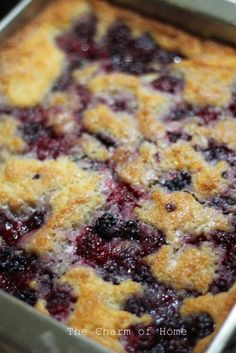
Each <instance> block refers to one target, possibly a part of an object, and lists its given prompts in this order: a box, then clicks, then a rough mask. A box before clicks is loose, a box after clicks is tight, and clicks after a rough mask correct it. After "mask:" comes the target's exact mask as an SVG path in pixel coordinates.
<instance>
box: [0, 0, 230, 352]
mask: <svg viewBox="0 0 236 353" xmlns="http://www.w3.org/2000/svg"><path fill="white" fill-rule="evenodd" d="M0 72H1V79H0V97H1V100H0V114H1V119H0V145H1V150H0V158H1V164H0V204H1V211H0V235H1V243H0V244H1V247H0V249H1V250H0V287H1V288H2V289H3V290H4V291H6V292H8V293H10V294H12V295H13V296H15V297H17V298H19V299H20V300H23V301H24V302H26V303H29V304H30V305H33V306H35V307H36V308H37V309H38V310H40V311H41V312H43V313H44V314H45V315H50V316H52V317H54V318H55V319H57V320H60V321H62V322H64V323H65V324H66V325H68V326H70V327H72V328H76V329H78V330H82V329H84V330H87V331H86V332H87V334H88V336H89V337H91V338H92V339H94V340H96V341H98V342H99V343H101V344H103V345H104V346H106V347H108V348H110V349H111V350H112V351H114V352H128V353H134V352H135V353H154V352H155V353H171V352H175V353H189V352H194V353H200V352H204V351H205V349H206V348H207V346H208V345H209V343H210V342H211V340H212V338H213V337H214V335H215V334H216V332H217V331H218V330H219V328H220V326H221V325H222V323H223V321H224V320H225V318H226V316H227V314H228V313H229V311H230V309H231V308H232V306H233V304H234V303H235V301H236V286H235V276H236V233H235V230H236V217H235V214H236V213H235V211H236V207H235V203H236V191H235V185H236V139H235V135H236V119H235V118H236V90H235V79H236V51H235V50H234V49H233V48H229V47H225V46H222V45H219V44H216V43H213V42H208V41H203V40H201V39H198V38H196V37H193V36H192V35H189V34H187V33H184V32H182V31H180V30H178V29H176V28H174V27H171V26H168V25H164V24H161V23H159V22H157V21H152V20H148V19H144V18H142V17H140V16H138V15H136V14H133V13H131V12H128V11H126V10H122V9H119V8H116V7H113V6H111V5H109V4H107V3H105V2H100V1H93V0H88V1H86V0H84V1H83V0H69V1H63V0H58V1H55V2H53V3H52V4H51V5H49V6H48V7H47V8H46V9H45V10H44V11H43V12H42V14H40V15H38V17H37V18H36V19H35V20H33V21H32V23H30V24H28V25H27V26H26V27H25V28H24V29H22V30H21V31H20V32H19V33H18V34H16V35H14V36H13V37H12V38H11V39H10V40H9V41H8V42H7V43H6V44H5V45H4V46H3V47H2V48H1V53H0ZM97 329H102V330H103V329H104V330H106V331H99V332H100V333H101V334H99V332H98V331H97Z"/></svg>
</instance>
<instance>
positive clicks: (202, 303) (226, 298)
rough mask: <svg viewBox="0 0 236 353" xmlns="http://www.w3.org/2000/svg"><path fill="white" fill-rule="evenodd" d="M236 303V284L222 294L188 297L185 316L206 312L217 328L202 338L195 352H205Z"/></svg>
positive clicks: (185, 303)
mask: <svg viewBox="0 0 236 353" xmlns="http://www.w3.org/2000/svg"><path fill="white" fill-rule="evenodd" d="M235 303H236V286H235V285H234V286H233V287H232V288H231V289H230V290H229V291H228V292H224V293H220V294H216V295H213V294H209V293H208V294H206V295H203V296H200V297H197V298H189V299H186V300H185V301H184V303H183V306H182V308H181V313H182V315H183V316H186V315H191V314H193V313H196V312H199V311H201V312H205V313H208V314H209V315H211V316H212V317H213V319H214V322H215V325H216V329H215V331H214V333H213V334H212V335H210V336H207V337H206V338H204V339H202V340H200V341H199V342H198V343H197V345H196V347H195V349H194V351H193V352H194V353H201V352H204V351H205V349H206V348H207V346H208V345H209V343H210V341H211V340H212V338H213V337H214V336H215V335H216V333H217V332H218V331H219V329H220V327H221V325H222V324H223V322H224V320H225V319H226V317H227V315H228V313H229V312H230V310H231V308H232V307H233V306H234V304H235Z"/></svg>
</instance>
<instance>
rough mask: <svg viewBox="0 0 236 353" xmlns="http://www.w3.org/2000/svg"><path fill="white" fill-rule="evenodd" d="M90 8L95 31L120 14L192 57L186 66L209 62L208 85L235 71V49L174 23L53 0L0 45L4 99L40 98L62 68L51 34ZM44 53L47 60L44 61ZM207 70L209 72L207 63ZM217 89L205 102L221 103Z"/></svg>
mask: <svg viewBox="0 0 236 353" xmlns="http://www.w3.org/2000/svg"><path fill="white" fill-rule="evenodd" d="M91 9H93V10H95V12H96V14H97V16H98V17H99V28H100V30H98V32H100V35H101V34H102V33H104V32H105V30H106V28H107V27H108V26H109V24H110V23H112V22H113V21H114V19H115V18H121V19H122V20H123V21H124V22H126V23H127V24H129V26H130V27H131V28H132V30H133V32H134V33H135V34H136V35H137V34H139V33H140V32H152V34H153V36H154V38H155V39H156V40H157V42H158V43H159V44H160V45H161V46H162V47H163V48H165V49H167V50H173V51H177V52H179V53H181V54H183V55H185V56H186V57H188V58H191V59H192V64H191V65H193V66H194V67H196V65H199V64H198V63H200V65H202V64H203V65H205V64H206V65H208V64H210V65H213V67H214V68H215V70H216V81H214V80H212V79H210V80H211V82H212V83H213V84H214V83H215V82H221V81H217V80H218V79H219V80H221V76H222V75H224V77H225V75H226V74H225V73H226V72H227V71H228V70H231V72H232V69H233V70H234V71H235V70H236V52H235V50H234V49H232V48H228V47H225V46H223V45H216V44H214V43H212V42H207V41H203V40H200V39H198V38H197V37H194V36H191V35H189V34H187V33H185V32H184V31H181V30H178V29H176V28H175V27H172V26H169V25H165V24H162V23H160V22H158V21H153V20H150V19H146V18H143V17H142V16H139V15H135V14H133V13H132V12H130V11H127V10H123V9H120V8H116V7H114V6H111V5H108V4H107V3H105V2H100V1H98V0H91V1H89V0H88V1H85V0H69V1H66V2H65V1H63V0H57V1H56V2H55V3H53V4H51V5H49V6H48V7H47V8H46V10H44V11H43V13H42V14H40V15H39V16H38V17H37V18H36V19H34V21H33V22H31V23H30V24H28V25H27V26H25V28H24V29H23V30H21V31H20V32H19V33H18V34H16V35H14V36H12V38H10V40H8V41H7V42H6V44H5V45H4V46H3V47H2V48H1V53H0V72H1V84H0V91H1V92H2V94H3V98H4V99H5V100H6V102H8V103H12V104H14V105H17V106H32V105H34V104H37V103H38V102H40V101H41V100H42V98H43V97H44V96H45V94H46V93H47V92H48V91H49V89H50V88H51V87H52V84H53V82H54V81H55V80H56V79H57V78H58V76H59V74H60V72H61V69H62V67H63V61H64V55H63V54H62V52H61V51H60V50H59V49H58V48H57V47H56V46H55V41H54V38H55V36H56V35H57V34H58V33H59V32H60V31H61V30H62V29H66V28H68V27H69V26H71V25H72V23H73V19H74V18H75V17H76V16H78V15H82V14H85V13H88V12H89V11H91ZM107 13H109V16H107ZM48 57H51V58H52V60H50V61H49V60H48V59H47V58H48ZM19 58H20V63H19ZM222 62H223V64H222ZM52 63H53V64H52ZM222 65H223V67H225V69H222V70H223V71H222V74H221V68H220V66H222ZM228 68H229V69H228ZM207 70H210V71H211V69H210V68H209V69H207ZM224 72H225V73H224ZM213 75H214V73H213ZM231 78H232V75H231ZM199 80H200V78H199ZM224 80H225V79H224ZM223 87H224V88H222V89H225V86H223ZM196 89H197V90H198V88H196V87H195V86H194V90H196ZM26 92H27V94H26ZM221 92H222V90H220V91H219V90H218V91H217V92H215V94H213V96H212V97H209V101H210V102H212V101H214V102H215V100H216V99H217V98H218V97H219V98H220V99H221V102H220V104H222V103H223V102H225V99H227V97H228V96H227V95H226V91H225V98H224V99H223V97H222V98H221ZM197 95H198V94H197ZM186 96H187V98H189V99H190V101H193V98H192V94H191V92H190V93H189V92H187V93H186ZM201 96H202V92H200V91H199V97H198V98H197V102H199V101H201V99H202V98H201ZM194 102H196V99H195V98H194Z"/></svg>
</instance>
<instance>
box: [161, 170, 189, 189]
mask: <svg viewBox="0 0 236 353" xmlns="http://www.w3.org/2000/svg"><path fill="white" fill-rule="evenodd" d="M191 180H192V178H191V175H190V174H189V173H188V172H187V171H184V170H183V171H181V172H180V173H179V174H177V175H176V176H174V177H173V178H171V179H167V180H165V181H164V182H163V183H162V185H163V186H165V187H166V188H167V189H169V190H170V191H178V190H182V189H184V188H185V187H186V186H188V185H189V184H190V183H191Z"/></svg>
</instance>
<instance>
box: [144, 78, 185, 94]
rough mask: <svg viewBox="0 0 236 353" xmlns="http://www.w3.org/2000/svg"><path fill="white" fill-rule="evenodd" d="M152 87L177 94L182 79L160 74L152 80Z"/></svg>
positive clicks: (181, 84) (179, 91)
mask: <svg viewBox="0 0 236 353" xmlns="http://www.w3.org/2000/svg"><path fill="white" fill-rule="evenodd" d="M151 84H152V87H153V88H155V89H157V90H159V91H162V92H166V93H171V94H177V93H181V92H182V90H183V86H184V83H183V80H182V79H180V78H178V77H174V76H169V75H162V76H160V77H158V78H157V79H155V80H154V81H152V83H151Z"/></svg>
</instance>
